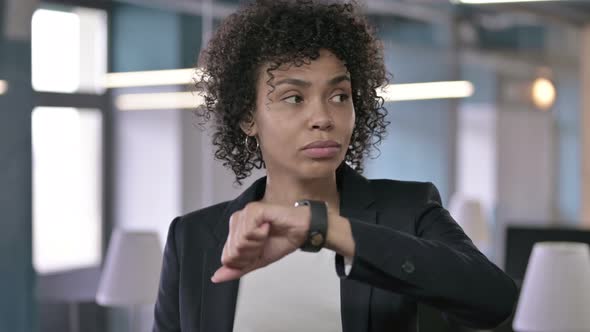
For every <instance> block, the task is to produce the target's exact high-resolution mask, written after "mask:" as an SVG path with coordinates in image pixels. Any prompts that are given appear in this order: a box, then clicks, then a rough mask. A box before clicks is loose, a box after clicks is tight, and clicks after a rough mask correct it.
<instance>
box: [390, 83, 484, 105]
mask: <svg viewBox="0 0 590 332" xmlns="http://www.w3.org/2000/svg"><path fill="white" fill-rule="evenodd" d="M473 92H474V88H473V84H472V83H471V82H469V81H447V82H428V83H409V84H390V85H388V86H387V87H385V88H384V91H383V92H381V91H379V95H380V96H381V97H383V98H384V99H385V101H402V100H424V99H445V98H466V97H470V96H472V95H473Z"/></svg>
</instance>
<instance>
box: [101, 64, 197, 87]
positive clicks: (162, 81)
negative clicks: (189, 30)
mask: <svg viewBox="0 0 590 332" xmlns="http://www.w3.org/2000/svg"><path fill="white" fill-rule="evenodd" d="M195 75H196V76H197V77H195V78H196V79H199V76H200V75H202V71H201V70H200V69H197V70H195V69H193V68H186V69H171V70H150V71H136V72H122V73H109V74H107V76H106V82H105V87H107V88H125V87H137V86H157V85H182V84H189V83H191V82H192V80H193V77H194V76H195Z"/></svg>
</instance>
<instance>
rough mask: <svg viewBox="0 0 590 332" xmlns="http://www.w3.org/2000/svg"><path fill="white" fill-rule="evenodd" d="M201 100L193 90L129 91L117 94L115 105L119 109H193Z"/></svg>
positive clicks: (201, 102)
mask: <svg viewBox="0 0 590 332" xmlns="http://www.w3.org/2000/svg"><path fill="white" fill-rule="evenodd" d="M203 102H204V100H203V97H201V96H199V95H198V94H197V93H193V92H163V93H130V94H122V95H119V96H117V97H116V99H115V106H117V108H118V109H119V110H121V111H136V110H156V109H195V108H197V107H198V106H199V105H201V104H203Z"/></svg>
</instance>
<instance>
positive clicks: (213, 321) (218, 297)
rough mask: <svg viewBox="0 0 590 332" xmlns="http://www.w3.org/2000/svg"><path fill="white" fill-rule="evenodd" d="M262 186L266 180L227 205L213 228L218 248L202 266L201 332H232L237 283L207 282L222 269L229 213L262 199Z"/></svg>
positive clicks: (210, 252) (262, 180) (205, 257)
mask: <svg viewBox="0 0 590 332" xmlns="http://www.w3.org/2000/svg"><path fill="white" fill-rule="evenodd" d="M265 186H266V177H262V178H260V179H258V180H256V182H254V183H253V184H252V185H251V186H250V187H249V188H248V189H246V190H245V191H244V192H243V193H242V194H241V195H240V196H238V197H237V198H236V199H234V200H233V201H231V202H230V203H229V204H228V207H227V208H226V209H225V211H224V213H223V216H222V218H221V220H219V221H217V222H216V224H215V226H214V229H213V235H214V237H215V239H216V240H217V246H216V247H215V248H212V249H209V250H207V251H206V252H205V256H204V263H203V264H204V265H203V273H204V275H203V288H202V294H201V319H200V321H201V326H200V330H199V331H200V332H210V331H214V332H232V330H233V325H234V316H235V312H236V301H237V296H238V289H239V284H240V282H239V280H234V281H229V282H222V283H220V284H215V283H213V282H211V279H210V278H211V276H212V275H213V273H215V271H217V269H219V268H220V267H221V253H222V251H223V246H224V245H225V241H226V239H227V236H228V234H229V218H230V217H231V215H232V213H234V212H236V211H238V210H241V209H242V208H244V206H246V204H248V203H249V202H251V201H255V200H259V199H260V198H262V195H263V194H264V189H265Z"/></svg>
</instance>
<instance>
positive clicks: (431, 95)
mask: <svg viewBox="0 0 590 332" xmlns="http://www.w3.org/2000/svg"><path fill="white" fill-rule="evenodd" d="M377 92H378V94H379V95H380V96H381V97H383V99H385V101H409V100H426V99H444V98H466V97H470V96H471V95H473V92H474V88H473V84H472V83H471V82H468V81H449V82H429V83H410V84H391V85H389V86H387V87H385V88H384V89H383V91H380V90H378V91H377ZM203 102H204V101H203V97H202V96H199V95H198V93H196V92H164V93H130V94H121V95H119V96H117V97H116V98H115V105H116V106H117V108H118V109H119V110H121V111H133V110H154V109H195V108H196V107H198V106H199V105H201V104H202V103H203Z"/></svg>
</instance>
